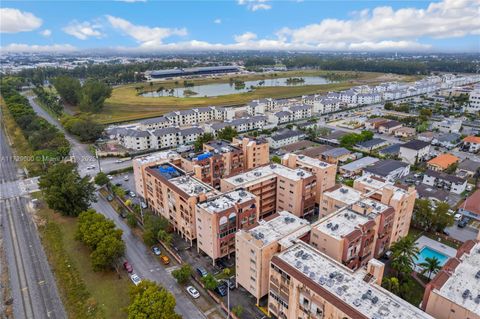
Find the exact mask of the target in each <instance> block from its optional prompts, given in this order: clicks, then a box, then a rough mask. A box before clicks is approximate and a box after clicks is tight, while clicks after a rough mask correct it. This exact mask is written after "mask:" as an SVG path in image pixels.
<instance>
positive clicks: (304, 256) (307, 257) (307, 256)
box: [302, 253, 310, 260]
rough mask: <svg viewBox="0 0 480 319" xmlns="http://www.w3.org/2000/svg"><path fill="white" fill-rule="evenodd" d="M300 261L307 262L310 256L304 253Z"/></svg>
mask: <svg viewBox="0 0 480 319" xmlns="http://www.w3.org/2000/svg"><path fill="white" fill-rule="evenodd" d="M302 259H303V260H309V259H310V255H309V254H307V253H304V254H303V255H302Z"/></svg>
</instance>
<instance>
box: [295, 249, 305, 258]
mask: <svg viewBox="0 0 480 319" xmlns="http://www.w3.org/2000/svg"><path fill="white" fill-rule="evenodd" d="M302 256H303V249H301V250H299V251H297V252H296V253H295V257H297V258H299V257H302Z"/></svg>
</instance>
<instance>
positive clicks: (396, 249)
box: [390, 236, 419, 282]
mask: <svg viewBox="0 0 480 319" xmlns="http://www.w3.org/2000/svg"><path fill="white" fill-rule="evenodd" d="M390 249H391V251H392V268H393V269H394V270H395V271H396V272H397V274H398V276H397V277H398V278H399V280H400V282H403V281H404V280H406V278H407V277H408V275H409V274H410V273H411V272H412V271H413V267H414V266H415V260H416V259H415V258H416V256H417V255H418V253H419V250H418V247H417V244H416V243H415V239H414V238H413V237H410V236H407V237H403V238H401V239H400V240H398V241H397V242H395V243H393V245H392V246H391V248H390Z"/></svg>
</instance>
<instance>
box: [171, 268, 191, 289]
mask: <svg viewBox="0 0 480 319" xmlns="http://www.w3.org/2000/svg"><path fill="white" fill-rule="evenodd" d="M192 273H193V270H192V267H191V266H190V265H189V264H183V265H182V267H180V268H179V269H175V270H174V271H172V276H173V278H175V279H176V280H177V282H178V283H179V284H180V285H184V284H186V283H187V282H188V281H189V280H190V277H191V276H192Z"/></svg>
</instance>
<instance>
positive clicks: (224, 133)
mask: <svg viewBox="0 0 480 319" xmlns="http://www.w3.org/2000/svg"><path fill="white" fill-rule="evenodd" d="M237 135H238V132H237V130H236V129H234V128H232V127H231V126H226V127H225V128H224V129H223V130H220V131H219V132H218V133H217V137H218V138H219V139H221V140H225V141H229V142H231V141H232V140H233V138H234V137H236V136H237Z"/></svg>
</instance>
